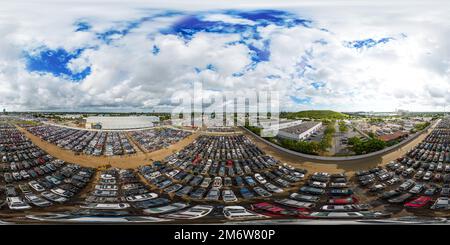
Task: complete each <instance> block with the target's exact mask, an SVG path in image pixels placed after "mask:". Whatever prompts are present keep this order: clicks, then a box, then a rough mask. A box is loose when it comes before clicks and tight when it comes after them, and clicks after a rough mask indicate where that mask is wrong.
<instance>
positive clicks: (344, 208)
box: [320, 204, 368, 212]
mask: <svg viewBox="0 0 450 245" xmlns="http://www.w3.org/2000/svg"><path fill="white" fill-rule="evenodd" d="M320 209H321V210H322V211H329V212H355V211H361V210H367V209H368V205H362V204H361V205H359V204H347V205H324V206H322V207H321V208H320Z"/></svg>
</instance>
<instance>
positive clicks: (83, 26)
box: [75, 21, 92, 32]
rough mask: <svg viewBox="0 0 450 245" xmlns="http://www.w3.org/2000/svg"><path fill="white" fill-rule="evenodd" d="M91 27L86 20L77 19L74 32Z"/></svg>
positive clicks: (87, 29)
mask: <svg viewBox="0 0 450 245" xmlns="http://www.w3.org/2000/svg"><path fill="white" fill-rule="evenodd" d="M91 28H92V25H91V24H89V23H88V22H87V21H78V22H76V23H75V32H86V31H89V30H90V29H91Z"/></svg>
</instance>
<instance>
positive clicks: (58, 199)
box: [41, 191, 68, 203]
mask: <svg viewBox="0 0 450 245" xmlns="http://www.w3.org/2000/svg"><path fill="white" fill-rule="evenodd" d="M41 195H42V196H43V197H44V198H46V199H47V200H50V201H53V202H57V203H65V202H66V201H67V200H68V199H67V198H65V197H62V196H60V195H57V194H54V193H52V192H49V191H44V192H42V194H41Z"/></svg>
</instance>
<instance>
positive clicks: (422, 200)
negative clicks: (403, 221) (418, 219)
mask: <svg viewBox="0 0 450 245" xmlns="http://www.w3.org/2000/svg"><path fill="white" fill-rule="evenodd" d="M429 202H431V197H427V196H420V197H418V198H416V199H414V200H412V201H410V202H407V203H406V204H405V207H407V208H421V207H424V206H425V205H427V204H428V203H429Z"/></svg>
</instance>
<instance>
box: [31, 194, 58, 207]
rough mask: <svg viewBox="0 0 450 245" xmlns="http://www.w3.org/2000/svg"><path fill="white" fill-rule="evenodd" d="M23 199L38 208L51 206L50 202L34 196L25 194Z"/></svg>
mask: <svg viewBox="0 0 450 245" xmlns="http://www.w3.org/2000/svg"><path fill="white" fill-rule="evenodd" d="M25 198H26V199H27V200H28V201H29V202H30V203H32V204H33V205H35V206H38V207H48V206H51V205H52V203H51V202H49V201H47V200H45V199H44V198H42V197H39V196H36V195H35V194H26V195H25Z"/></svg>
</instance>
